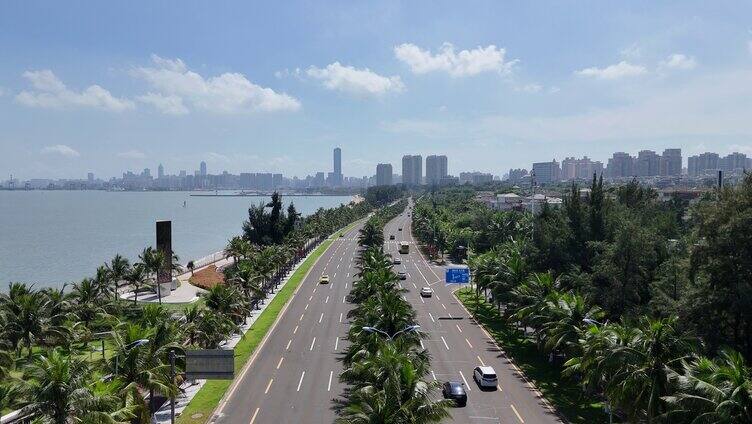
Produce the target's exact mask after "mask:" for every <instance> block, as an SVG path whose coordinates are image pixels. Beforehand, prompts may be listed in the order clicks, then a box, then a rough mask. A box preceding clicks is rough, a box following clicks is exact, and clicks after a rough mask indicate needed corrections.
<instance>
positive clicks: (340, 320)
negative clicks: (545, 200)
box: [339, 312, 342, 322]
mask: <svg viewBox="0 0 752 424" xmlns="http://www.w3.org/2000/svg"><path fill="white" fill-rule="evenodd" d="M339 322H342V312H340V313H339Z"/></svg>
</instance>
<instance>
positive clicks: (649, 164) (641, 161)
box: [634, 150, 661, 177]
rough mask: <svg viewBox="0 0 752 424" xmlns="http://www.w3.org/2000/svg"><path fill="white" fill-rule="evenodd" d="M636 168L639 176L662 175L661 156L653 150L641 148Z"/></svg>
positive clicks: (635, 170)
mask: <svg viewBox="0 0 752 424" xmlns="http://www.w3.org/2000/svg"><path fill="white" fill-rule="evenodd" d="M634 168H635V169H634V172H635V174H636V175H637V176H638V177H653V176H656V175H661V157H660V156H658V154H657V153H655V152H654V151H652V150H640V152H639V153H637V159H636V160H635V165H634Z"/></svg>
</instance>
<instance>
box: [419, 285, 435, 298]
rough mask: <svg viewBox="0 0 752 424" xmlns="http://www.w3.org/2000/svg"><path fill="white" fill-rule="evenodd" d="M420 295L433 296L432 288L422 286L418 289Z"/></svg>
mask: <svg viewBox="0 0 752 424" xmlns="http://www.w3.org/2000/svg"><path fill="white" fill-rule="evenodd" d="M420 295H421V296H422V297H431V296H433V289H431V288H430V287H423V288H422V289H420Z"/></svg>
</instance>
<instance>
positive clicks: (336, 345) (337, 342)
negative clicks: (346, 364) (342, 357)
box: [334, 337, 339, 351]
mask: <svg viewBox="0 0 752 424" xmlns="http://www.w3.org/2000/svg"><path fill="white" fill-rule="evenodd" d="M338 347H339V337H337V338H336V339H335V340H334V350H335V351H336V350H337V348H338Z"/></svg>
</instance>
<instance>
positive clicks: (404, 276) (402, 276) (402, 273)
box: [397, 271, 407, 280]
mask: <svg viewBox="0 0 752 424" xmlns="http://www.w3.org/2000/svg"><path fill="white" fill-rule="evenodd" d="M397 278H399V279H400V280H407V274H406V273H405V271H400V272H398V273H397Z"/></svg>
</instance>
